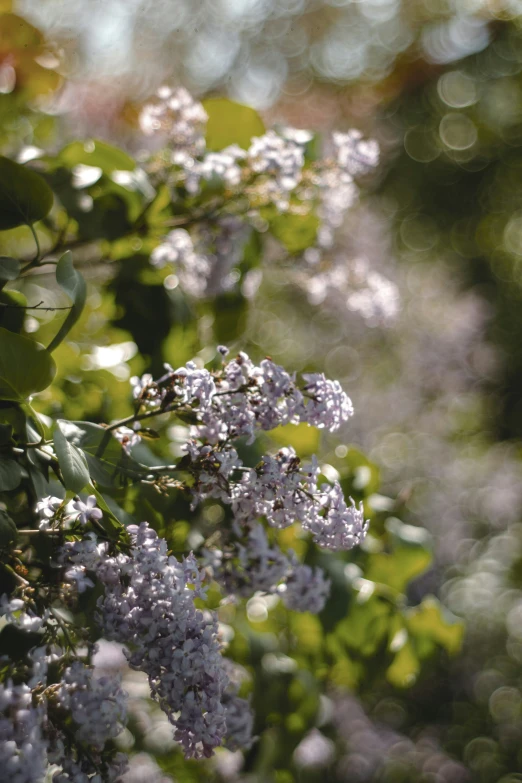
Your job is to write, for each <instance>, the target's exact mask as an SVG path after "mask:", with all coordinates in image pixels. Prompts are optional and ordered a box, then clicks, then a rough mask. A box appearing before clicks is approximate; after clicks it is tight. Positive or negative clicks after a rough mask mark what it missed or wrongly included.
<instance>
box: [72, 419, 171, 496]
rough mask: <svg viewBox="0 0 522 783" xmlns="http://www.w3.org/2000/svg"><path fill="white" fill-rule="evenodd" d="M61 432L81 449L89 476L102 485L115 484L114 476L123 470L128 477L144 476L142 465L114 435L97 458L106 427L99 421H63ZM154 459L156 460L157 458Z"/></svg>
mask: <svg viewBox="0 0 522 783" xmlns="http://www.w3.org/2000/svg"><path fill="white" fill-rule="evenodd" d="M61 429H62V432H63V434H64V435H65V437H66V438H67V440H68V441H69V442H70V443H72V444H74V445H75V446H76V447H77V448H79V449H81V450H82V452H83V453H84V455H85V458H86V460H87V464H88V466H89V472H90V474H91V478H93V479H94V481H96V482H97V483H98V484H100V485H101V486H102V487H105V488H109V487H115V486H118V482H117V478H118V476H119V475H120V473H121V471H122V470H125V471H126V472H127V474H129V473H130V477H131V478H139V477H140V476H143V475H144V473H145V471H144V469H143V468H142V467H141V465H140V464H139V463H138V462H136V461H135V460H133V459H132V458H131V457H129V455H128V454H126V453H125V452H124V450H123V449H122V447H121V445H120V444H119V443H118V441H117V440H116V438H114V437H112V436H111V437H110V438H109V440H108V442H107V445H106V446H105V448H104V450H103V455H102V456H101V457H97V456H96V454H97V451H98V447H99V445H100V443H101V442H102V440H103V439H104V436H105V435H106V432H107V430H106V429H105V428H104V427H100V425H99V424H93V423H92V422H89V421H67V422H65V421H64V422H62V427H61ZM156 462H157V460H156Z"/></svg>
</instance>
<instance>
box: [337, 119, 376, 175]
mask: <svg viewBox="0 0 522 783" xmlns="http://www.w3.org/2000/svg"><path fill="white" fill-rule="evenodd" d="M332 139H333V143H334V145H335V148H336V159H337V163H338V164H339V167H340V168H341V169H342V170H343V171H346V172H348V174H350V175H351V176H355V177H356V176H358V175H361V174H367V173H368V172H369V171H371V170H372V169H374V168H375V167H376V166H377V164H378V163H379V145H378V143H377V142H376V141H375V140H374V139H365V138H364V137H363V134H362V133H361V131H359V130H355V129H352V130H349V131H348V132H347V133H339V132H334V133H333V134H332Z"/></svg>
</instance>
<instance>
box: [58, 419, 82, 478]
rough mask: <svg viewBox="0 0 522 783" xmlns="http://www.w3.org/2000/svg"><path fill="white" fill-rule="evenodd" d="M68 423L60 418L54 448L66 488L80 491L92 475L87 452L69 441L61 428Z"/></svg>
mask: <svg viewBox="0 0 522 783" xmlns="http://www.w3.org/2000/svg"><path fill="white" fill-rule="evenodd" d="M68 423H69V422H66V421H63V419H59V420H58V422H57V425H58V426H57V427H56V429H55V431H54V435H53V442H54V450H55V452H56V456H57V457H58V462H59V463H60V469H61V471H62V475H63V480H64V483H65V486H66V488H67V489H70V490H71V491H72V492H76V493H78V492H81V491H82V489H83V488H84V487H85V486H86V485H87V484H88V483H89V482H90V480H91V477H90V475H89V467H88V465H87V460H86V459H85V454H83V452H82V451H81V450H80V449H78V448H76V446H74V445H73V444H72V443H69V441H68V440H67V438H66V437H65V435H64V434H63V432H62V430H61V426H62V425H67V424H68Z"/></svg>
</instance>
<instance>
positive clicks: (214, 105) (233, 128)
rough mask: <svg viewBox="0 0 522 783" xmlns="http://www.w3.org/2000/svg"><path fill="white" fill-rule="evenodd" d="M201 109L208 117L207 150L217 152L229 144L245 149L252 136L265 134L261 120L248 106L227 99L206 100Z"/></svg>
mask: <svg viewBox="0 0 522 783" xmlns="http://www.w3.org/2000/svg"><path fill="white" fill-rule="evenodd" d="M203 108H204V109H205V111H206V113H207V115H208V123H207V132H206V142H207V148H208V149H209V150H212V151H214V152H217V151H219V150H222V149H223V148H224V147H228V146H229V145H230V144H238V145H239V146H240V147H243V149H247V148H248V147H249V146H250V142H251V140H252V138H253V137H254V136H262V135H263V134H264V133H265V126H264V123H263V120H262V119H261V117H260V116H259V114H258V113H257V111H255V110H254V109H251V108H250V106H243V105H242V104H241V103H236V102H235V101H230V100H228V98H207V100H206V101H203Z"/></svg>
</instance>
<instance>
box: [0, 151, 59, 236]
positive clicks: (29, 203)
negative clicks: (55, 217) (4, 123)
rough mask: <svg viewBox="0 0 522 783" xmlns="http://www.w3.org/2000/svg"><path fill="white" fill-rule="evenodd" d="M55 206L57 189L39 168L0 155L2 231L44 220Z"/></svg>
mask: <svg viewBox="0 0 522 783" xmlns="http://www.w3.org/2000/svg"><path fill="white" fill-rule="evenodd" d="M52 205H53V192H52V190H51V188H50V187H49V185H48V184H47V182H46V181H45V180H44V179H43V177H41V176H40V175H39V174H37V173H36V171H32V170H31V169H29V168H27V167H26V166H21V165H20V164H19V163H15V162H14V161H12V160H9V158H4V157H1V156H0V230H2V231H5V230H6V229H9V228H16V227H17V226H23V225H30V224H31V223H35V222H36V221H37V220H42V219H43V218H44V217H45V216H46V215H47V214H48V213H49V212H50V210H51V207H52Z"/></svg>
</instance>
